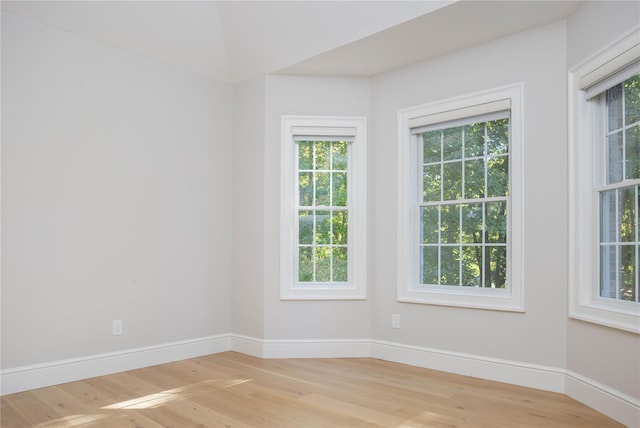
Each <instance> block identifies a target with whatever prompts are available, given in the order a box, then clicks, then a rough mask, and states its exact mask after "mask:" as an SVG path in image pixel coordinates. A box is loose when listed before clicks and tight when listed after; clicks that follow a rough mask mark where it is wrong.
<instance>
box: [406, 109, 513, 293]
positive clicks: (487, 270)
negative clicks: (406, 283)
mask: <svg viewBox="0 0 640 428" xmlns="http://www.w3.org/2000/svg"><path fill="white" fill-rule="evenodd" d="M418 141H419V145H418V146H419V147H418V150H419V154H418V158H419V159H420V170H421V174H420V176H421V178H420V183H419V186H418V188H419V192H420V194H419V195H418V198H419V200H420V203H419V204H418V209H419V219H420V242H419V247H420V251H419V261H418V265H419V266H420V269H419V278H418V280H419V281H418V282H419V284H421V285H449V286H465V287H482V288H507V277H508V275H507V259H508V236H507V235H508V224H509V223H508V214H509V210H508V204H509V119H508V118H504V119H499V120H492V121H485V122H476V123H473V122H472V123H469V124H467V125H464V126H457V127H451V128H445V129H437V130H432V131H426V132H423V133H421V134H418Z"/></svg>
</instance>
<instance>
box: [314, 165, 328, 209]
mask: <svg viewBox="0 0 640 428" xmlns="http://www.w3.org/2000/svg"><path fill="white" fill-rule="evenodd" d="M329 175H330V174H329V173H328V172H316V173H315V179H316V182H315V187H316V189H315V190H316V201H315V202H316V203H315V205H316V206H329V204H330V203H331V201H330V193H329V190H330V186H329Z"/></svg>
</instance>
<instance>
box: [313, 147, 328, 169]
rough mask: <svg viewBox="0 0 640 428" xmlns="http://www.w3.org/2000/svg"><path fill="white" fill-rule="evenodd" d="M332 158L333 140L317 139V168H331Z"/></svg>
mask: <svg viewBox="0 0 640 428" xmlns="http://www.w3.org/2000/svg"><path fill="white" fill-rule="evenodd" d="M330 159H331V142H330V141H316V169H317V170H329V169H330V165H331V163H330Z"/></svg>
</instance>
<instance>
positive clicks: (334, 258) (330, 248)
mask: <svg viewBox="0 0 640 428" xmlns="http://www.w3.org/2000/svg"><path fill="white" fill-rule="evenodd" d="M348 165H349V142H348V141H331V140H329V141H325V140H303V141H298V142H297V144H296V169H297V174H298V182H297V201H298V202H297V209H296V214H297V219H296V221H297V224H298V228H297V230H298V237H297V241H298V242H297V246H296V250H297V255H296V259H297V262H298V263H297V279H298V282H300V283H304V284H307V285H309V284H312V283H322V284H327V283H347V282H348V281H349V269H348V266H349V263H348V257H349V251H348V246H349V230H348V225H349V194H348V189H349V187H348V185H347V184H348V183H347V182H348V179H349V167H348Z"/></svg>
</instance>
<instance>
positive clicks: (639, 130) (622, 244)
mask: <svg viewBox="0 0 640 428" xmlns="http://www.w3.org/2000/svg"><path fill="white" fill-rule="evenodd" d="M639 36H640V33H639V32H638V30H637V29H636V30H634V31H633V32H631V33H629V34H628V35H627V36H625V37H623V38H621V39H620V40H617V41H616V42H614V43H612V44H611V45H610V46H608V47H607V48H605V49H604V50H603V51H601V52H599V53H598V54H596V55H595V56H593V57H592V58H590V59H589V60H587V61H586V62H585V63H583V64H581V65H580V66H578V67H576V68H575V69H574V70H572V71H571V73H570V74H569V79H570V85H571V86H570V87H571V92H572V94H571V95H572V96H571V99H570V120H571V127H570V129H571V131H572V132H571V138H570V154H571V158H570V162H571V165H570V166H571V171H572V174H571V177H570V188H571V196H572V200H571V204H570V209H571V212H570V214H571V218H572V219H574V221H573V222H572V227H571V229H570V233H571V235H570V284H569V285H570V295H569V314H570V316H572V317H574V318H577V319H582V320H585V321H590V322H595V323H598V324H602V325H606V326H609V327H614V328H619V329H623V330H627V331H632V332H637V333H640V303H639V302H640V298H639V294H640V293H639V292H638V285H639V282H640V281H639V277H638V275H639V272H638V268H639V261H640V239H639V238H640V235H639V234H640V231H639V230H638V226H639V222H638V217H639V215H640V209H639V208H640V205H639V200H638V192H639V190H640V42H639V41H638V39H639Z"/></svg>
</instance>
